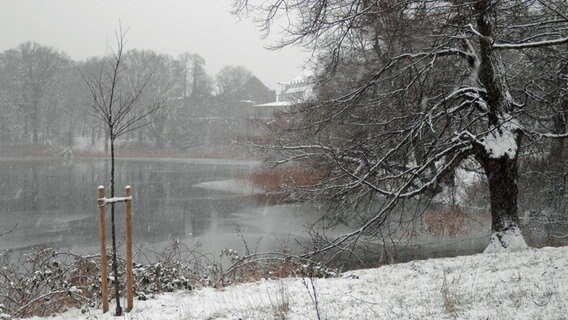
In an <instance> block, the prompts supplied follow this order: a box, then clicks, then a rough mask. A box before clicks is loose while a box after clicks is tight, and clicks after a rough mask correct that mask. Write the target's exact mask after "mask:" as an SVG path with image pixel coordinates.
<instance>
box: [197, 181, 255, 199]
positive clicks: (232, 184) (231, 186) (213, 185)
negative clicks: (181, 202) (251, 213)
mask: <svg viewBox="0 0 568 320" xmlns="http://www.w3.org/2000/svg"><path fill="white" fill-rule="evenodd" d="M193 186H194V187H197V188H202V189H206V190H215V191H223V192H231V193H236V194H246V195H251V194H258V193H264V189H262V188H259V187H256V186H254V185H253V184H252V183H250V182H248V181H246V180H238V179H232V180H222V181H207V182H201V183H198V184H195V185H193Z"/></svg>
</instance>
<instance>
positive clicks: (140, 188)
mask: <svg viewBox="0 0 568 320" xmlns="http://www.w3.org/2000/svg"><path fill="white" fill-rule="evenodd" d="M254 166H255V163H254V162H247V161H227V160H211V161H207V160H198V159H196V160H192V159H143V158H129V159H119V160H117V178H116V186H117V196H122V195H123V194H122V193H123V187H124V186H125V185H131V186H132V188H133V230H134V245H135V246H136V247H138V248H142V249H143V251H145V252H146V253H149V252H152V251H154V250H159V249H160V248H162V247H163V246H164V245H165V244H167V243H170V242H171V241H172V240H174V239H180V240H184V242H186V243H188V244H189V245H191V246H194V245H197V244H199V245H200V248H199V251H200V252H202V253H214V254H217V253H218V252H219V251H220V250H222V249H224V248H232V249H236V250H239V252H242V249H243V248H244V244H243V237H244V239H245V240H246V242H247V244H248V247H249V248H250V249H251V250H252V251H255V250H258V251H265V250H277V249H281V248H283V247H285V246H287V245H291V246H295V239H304V238H305V237H306V233H305V230H306V229H305V225H306V224H307V223H308V222H310V221H314V220H315V219H317V217H318V213H317V210H316V209H313V208H309V207H306V206H303V205H271V204H270V201H269V199H268V198H267V197H265V196H263V195H259V194H255V191H258V190H257V189H256V188H254V187H251V186H250V185H247V184H246V183H244V182H242V180H239V179H240V178H242V177H245V176H246V175H247V174H248V173H249V172H250V171H251V170H253V169H254ZM109 167H110V166H109V162H108V161H107V160H104V159H73V160H72V161H64V160H62V159H43V160H37V159H34V160H26V159H18V160H14V159H2V160H0V205H1V207H2V211H1V214H0V234H1V233H4V232H6V231H8V230H10V229H11V228H12V227H14V226H15V227H16V229H15V230H14V231H13V232H11V233H9V234H6V235H4V236H2V237H1V238H0V249H9V248H10V249H23V248H29V247H32V246H55V247H58V248H69V249H71V251H73V252H77V253H89V252H96V250H97V249H96V248H97V241H98V231H97V228H98V224H97V203H96V193H97V187H98V186H99V185H101V184H104V185H105V186H106V187H107V196H108V192H110V191H109V190H110V189H109V188H108V180H109V179H108V177H107V175H108V174H107V172H109V171H110V170H109ZM116 210H117V211H116V212H117V213H116V219H117V221H118V225H119V227H118V234H119V235H120V237H119V238H118V239H119V242H120V243H121V242H122V224H123V222H122V217H123V210H124V209H123V206H122V205H118V207H117V209H116ZM109 215H110V213H108V211H107V226H109V222H108V221H110V220H109ZM107 232H108V231H107ZM108 241H110V240H108Z"/></svg>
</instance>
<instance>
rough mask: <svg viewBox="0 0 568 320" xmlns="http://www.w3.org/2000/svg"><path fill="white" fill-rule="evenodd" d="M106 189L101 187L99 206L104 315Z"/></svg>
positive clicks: (105, 297)
mask: <svg viewBox="0 0 568 320" xmlns="http://www.w3.org/2000/svg"><path fill="white" fill-rule="evenodd" d="M104 197H105V187H103V186H99V190H98V198H97V199H98V204H99V245H100V250H101V291H102V292H101V293H102V297H101V299H102V305H103V313H105V312H108V270H107V267H108V262H107V252H106V239H105V238H106V236H105V201H104Z"/></svg>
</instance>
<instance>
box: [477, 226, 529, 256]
mask: <svg viewBox="0 0 568 320" xmlns="http://www.w3.org/2000/svg"><path fill="white" fill-rule="evenodd" d="M526 248H528V246H527V243H526V242H525V239H524V238H523V235H522V234H521V230H520V229H519V227H512V228H510V229H507V230H505V231H498V232H496V231H493V233H491V240H489V245H488V246H487V248H485V251H483V253H493V252H501V251H511V250H522V249H526Z"/></svg>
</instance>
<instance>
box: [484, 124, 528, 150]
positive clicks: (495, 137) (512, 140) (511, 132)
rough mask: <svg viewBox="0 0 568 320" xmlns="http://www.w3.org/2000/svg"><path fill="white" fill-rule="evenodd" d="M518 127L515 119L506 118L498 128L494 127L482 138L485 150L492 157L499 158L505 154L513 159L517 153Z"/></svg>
mask: <svg viewBox="0 0 568 320" xmlns="http://www.w3.org/2000/svg"><path fill="white" fill-rule="evenodd" d="M518 129H519V126H518V124H517V122H516V121H513V120H511V119H506V120H505V122H504V123H503V124H502V125H501V126H500V127H499V128H494V129H493V130H492V131H491V132H490V133H488V134H487V135H486V136H485V137H484V138H483V139H482V144H483V146H484V147H485V151H486V152H487V153H488V154H489V156H490V157H491V158H493V159H499V158H501V157H503V156H505V155H507V156H508V157H509V159H514V158H515V156H516V155H517V130H518Z"/></svg>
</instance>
